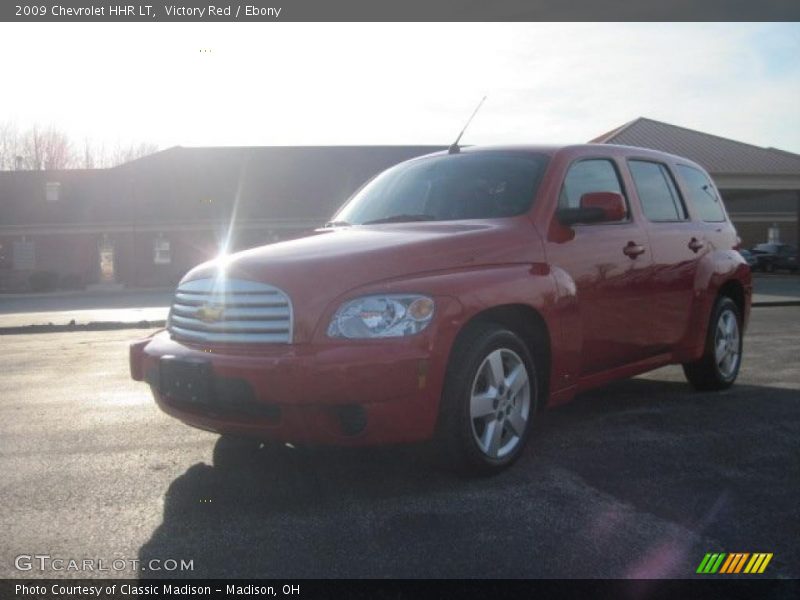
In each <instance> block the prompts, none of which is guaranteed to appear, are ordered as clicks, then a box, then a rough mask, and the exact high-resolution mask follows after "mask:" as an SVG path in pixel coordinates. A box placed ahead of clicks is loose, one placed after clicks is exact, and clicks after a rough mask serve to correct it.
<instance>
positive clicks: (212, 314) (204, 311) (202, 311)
mask: <svg viewBox="0 0 800 600" xmlns="http://www.w3.org/2000/svg"><path fill="white" fill-rule="evenodd" d="M223 312H224V309H223V308H222V307H221V306H219V305H216V304H204V305H203V306H201V307H200V308H199V309H197V318H198V319H200V320H201V321H203V322H204V323H214V322H216V321H219V320H221V319H222V313H223Z"/></svg>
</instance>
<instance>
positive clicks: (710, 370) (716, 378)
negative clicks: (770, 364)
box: [683, 296, 743, 391]
mask: <svg viewBox="0 0 800 600" xmlns="http://www.w3.org/2000/svg"><path fill="white" fill-rule="evenodd" d="M731 313H732V316H733V318H734V319H735V324H736V339H735V340H732V339H726V338H725V336H724V335H723V336H722V342H720V335H719V334H718V327H719V326H720V319H722V318H723V315H726V314H731ZM742 340H743V336H742V313H741V311H740V310H739V306H738V305H737V304H736V303H735V302H734V301H733V300H731V299H730V298H728V297H727V296H720V297H719V298H717V301H716V302H715V303H714V307H713V309H712V310H711V318H710V319H709V323H708V332H707V334H706V345H705V350H704V352H703V356H702V357H701V358H700V360H698V361H696V362H693V363H686V364H684V365H683V372H684V374H685V375H686V379H688V380H689V383H691V384H692V386H693V387H694V388H695V389H696V390H699V391H714V390H724V389H727V388H729V387H731V386H732V385H733V382H734V381H736V378H737V377H738V375H739V369H740V368H741V366H742ZM718 343H723V344H727V348H728V350H734V349H735V351H736V358H735V362H731V363H728V362H723V363H721V362H720V360H718V352H717V345H718Z"/></svg>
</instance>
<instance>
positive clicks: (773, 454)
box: [139, 378, 800, 577]
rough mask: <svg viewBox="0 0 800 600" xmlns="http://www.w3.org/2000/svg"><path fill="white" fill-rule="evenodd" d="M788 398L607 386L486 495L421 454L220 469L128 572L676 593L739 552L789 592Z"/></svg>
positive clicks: (344, 454) (564, 416)
mask: <svg viewBox="0 0 800 600" xmlns="http://www.w3.org/2000/svg"><path fill="white" fill-rule="evenodd" d="M799 396H800V394H799V393H798V391H797V390H792V389H781V388H768V387H759V386H752V385H738V386H735V387H734V388H732V389H731V390H728V391H725V392H720V393H711V394H695V393H692V392H691V391H690V389H689V387H688V386H687V385H686V384H684V383H677V382H672V381H659V380H654V379H645V378H638V379H633V380H627V381H622V382H618V383H614V384H612V385H609V386H607V387H605V388H603V389H601V390H596V391H593V392H590V393H587V394H584V395H581V396H580V397H578V398H577V399H576V400H575V401H573V402H572V403H571V404H569V405H566V406H564V407H561V408H557V409H554V410H551V411H548V412H546V413H544V414H542V415H541V418H540V419H539V422H538V423H537V426H536V430H535V435H534V439H533V440H532V443H531V444H530V446H529V447H528V449H527V451H526V453H525V454H524V455H523V457H522V458H521V459H520V461H519V462H518V463H517V464H516V465H514V466H513V467H512V468H511V469H509V470H507V471H505V472H504V473H502V474H500V475H498V476H495V477H492V478H488V479H487V478H479V479H465V478H463V477H459V476H456V475H454V474H452V473H449V472H446V471H442V470H441V469H437V468H435V467H434V466H433V463H432V461H430V460H429V458H428V456H427V448H426V447H424V446H410V447H387V448H369V449H339V448H318V449H308V450H302V451H301V450H291V449H282V450H276V449H274V448H265V449H262V450H259V451H257V452H254V453H251V454H249V455H247V456H245V457H244V458H243V459H240V460H239V461H238V462H234V461H228V460H223V458H225V457H221V456H219V455H218V456H217V462H218V464H216V465H214V466H211V465H206V464H202V463H198V464H195V465H194V466H192V467H190V468H189V469H188V470H187V471H186V472H185V473H184V474H183V475H181V476H180V477H178V478H177V479H175V480H174V481H173V482H172V483H171V484H170V486H169V489H168V490H167V492H166V495H165V499H164V518H163V523H162V524H161V525H160V526H159V527H158V528H157V529H156V530H155V531H154V532H153V534H152V536H151V538H150V540H149V541H148V542H147V543H146V544H144V545H143V546H142V548H141V549H140V553H139V558H140V559H141V560H142V561H143V564H146V562H147V561H149V560H150V559H154V558H158V559H164V558H178V559H180V558H184V559H192V560H193V561H194V565H195V570H194V571H193V572H191V573H187V572H182V573H178V572H176V573H172V575H175V576H181V577H186V576H190V577H191V576H195V577H386V576H400V577H435V576H442V577H548V576H549V577H560V576H561V577H563V576H584V577H586V576H589V577H591V576H595V577H603V576H618V577H619V576H637V575H641V574H644V575H645V576H677V577H680V576H683V577H685V576H690V575H691V574H693V573H694V568H692V570H691V571H687V569H689V568H690V567H691V564H692V561H694V560H695V554H696V553H697V552H701V554H700V558H702V552H705V551H709V552H711V551H731V552H732V551H742V552H774V553H775V557H774V559H773V565H772V567H770V569H771V571H772V574H773V576H774V575H775V574H776V573H779V574H786V575H793V576H797V575H798V572H797V571H796V565H797V564H798V559H800V556H798V550H797V548H796V533H797V531H796V525H795V526H794V527H795V531H794V533H792V531H790V529H791V527H790V526H788V524H790V523H795V524H796V523H798V522H800V512H799V509H798V503H797V501H796V498H797V496H798V492H800V489H798V488H799V487H800V458H799V457H798V453H797V431H798V425H800V397H799ZM229 462H231V463H234V464H228V463H229ZM223 464H224V466H223ZM665 540H666V541H665ZM494 541H497V542H498V543H499V544H500V545H501V546H505V547H506V550H505V551H504V552H502V553H499V554H498V552H499V550H498V548H497V547H496V546H495V545H494ZM715 544H716V545H715ZM484 546H488V548H485V547H484ZM673 547H675V548H679V549H680V550H675V551H674V552H672V556H668V557H667V559H666V561H667V562H666V563H664V561H663V560H662V561H661V563H658V564H661V565H662V566H661V567H659V566H655V567H652V568H651V567H650V566H647V565H650V564H651V563H653V560H656V559H653V560H650V559H649V558H648V559H647V560H645V562H644V563H642V562H641V561H640V562H638V563H637V562H636V561H637V560H638V559H637V558H636V557H637V556H641V555H645V557H646V558H647V556H648V555H647V552H648V549H650V551H652V552H651V554H652V553H655V554H656V555H657V554H658V552H661V549H662V548H667V549H670V548H673ZM703 548H707V549H706V550H703ZM670 552H671V550H670ZM681 553H682V554H681ZM667 554H669V552H667ZM651 558H652V557H651ZM656 558H659V556H656ZM648 560H649V561H650V562H647V561H648ZM659 560H660V559H659ZM670 561H671V562H670ZM656 562H657V561H656ZM662 563H664V564H666V565H667V566H663V564H662ZM654 564H655V563H654ZM637 565H639V566H638V567H637ZM642 565H645V566H642ZM687 565H688V566H687ZM659 568H660V569H661V570H659ZM695 568H696V565H695ZM642 569H644V570H642ZM648 569H649V570H648ZM570 573H572V575H570ZM158 575H159V576H162V575H167V576H169V575H171V574H170V573H164V572H159V573H158Z"/></svg>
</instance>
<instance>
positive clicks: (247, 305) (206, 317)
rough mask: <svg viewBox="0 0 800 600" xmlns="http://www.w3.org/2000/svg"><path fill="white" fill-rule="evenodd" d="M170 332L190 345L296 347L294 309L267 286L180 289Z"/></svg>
mask: <svg viewBox="0 0 800 600" xmlns="http://www.w3.org/2000/svg"><path fill="white" fill-rule="evenodd" d="M167 329H168V330H169V333H170V335H171V336H172V337H173V339H176V340H181V341H187V342H196V343H233V344H265V343H266V344H290V343H291V342H292V303H291V300H289V296H287V295H286V294H285V293H284V292H283V291H282V290H279V289H278V288H276V287H274V286H271V285H267V284H266V283H259V282H256V281H249V280H246V279H216V278H213V279H212V278H208V279H194V280H192V281H187V282H185V283H182V284H180V286H178V289H177V291H176V292H175V299H174V301H173V303H172V310H171V311H170V317H169V323H168V326H167Z"/></svg>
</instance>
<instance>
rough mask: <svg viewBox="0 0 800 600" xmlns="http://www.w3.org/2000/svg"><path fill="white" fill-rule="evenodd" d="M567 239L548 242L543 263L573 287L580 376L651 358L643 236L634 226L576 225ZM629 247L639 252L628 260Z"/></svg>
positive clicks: (647, 265) (646, 253)
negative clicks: (579, 339)
mask: <svg viewBox="0 0 800 600" xmlns="http://www.w3.org/2000/svg"><path fill="white" fill-rule="evenodd" d="M572 231H573V232H574V235H573V236H572V237H571V239H568V240H567V241H563V242H560V243H556V242H553V241H551V242H548V244H547V247H546V251H547V257H548V261H549V262H550V264H551V265H553V266H554V267H559V268H561V269H563V270H565V271H566V272H567V273H568V274H569V275H570V277H571V278H572V279H573V281H574V282H575V287H576V298H577V302H578V310H579V314H580V320H581V323H580V325H581V327H580V331H581V333H582V337H583V344H582V352H581V356H582V361H581V370H580V374H581V375H589V374H592V373H596V372H598V371H603V370H605V369H610V368H613V367H617V366H621V365H624V364H627V363H630V362H634V361H636V360H639V359H642V358H646V357H648V356H651V355H652V354H654V353H656V351H654V349H653V348H652V343H651V338H650V335H649V333H648V331H649V327H650V321H651V316H652V312H651V309H650V306H649V301H650V295H651V291H650V288H649V284H648V279H649V277H650V268H651V266H652V261H651V257H650V251H649V248H648V241H647V234H646V233H645V231H644V230H643V229H642V228H641V227H640V226H639V225H638V224H636V223H624V224H610V225H604V224H596V225H578V226H575V227H574V228H573V229H572ZM631 242H633V243H634V244H635V245H641V246H643V247H644V250H645V251H644V252H643V253H641V254H639V255H638V256H634V257H630V256H628V255H626V254H625V248H626V247H627V246H628V245H629V244H630V243H631Z"/></svg>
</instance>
